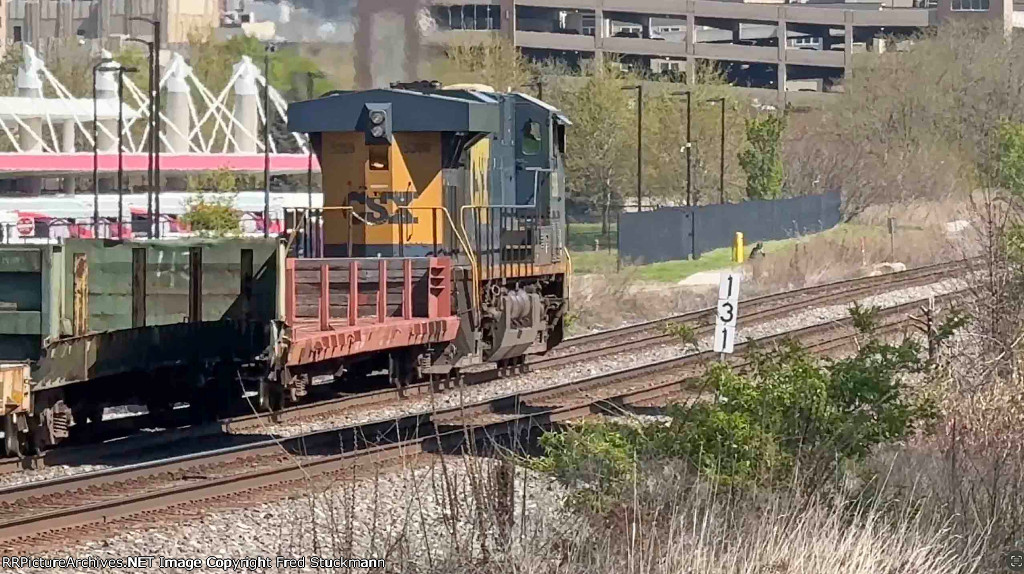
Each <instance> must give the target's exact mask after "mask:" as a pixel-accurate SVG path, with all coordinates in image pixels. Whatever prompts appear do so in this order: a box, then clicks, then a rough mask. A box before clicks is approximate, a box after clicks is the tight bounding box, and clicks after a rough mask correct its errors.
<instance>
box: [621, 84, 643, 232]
mask: <svg viewBox="0 0 1024 574" xmlns="http://www.w3.org/2000/svg"><path fill="white" fill-rule="evenodd" d="M622 89H623V90H636V211H637V213H640V212H641V211H643V189H644V85H643V83H642V82H641V83H639V84H637V85H635V86H629V87H626V88H622Z"/></svg>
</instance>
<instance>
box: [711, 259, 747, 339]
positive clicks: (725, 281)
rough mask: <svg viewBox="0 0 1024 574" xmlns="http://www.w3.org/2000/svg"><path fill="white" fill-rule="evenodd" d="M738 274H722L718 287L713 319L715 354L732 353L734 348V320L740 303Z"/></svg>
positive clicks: (737, 314)
mask: <svg viewBox="0 0 1024 574" xmlns="http://www.w3.org/2000/svg"><path fill="white" fill-rule="evenodd" d="M740 277H741V275H740V274H739V273H723V274H722V282H721V284H720V285H719V286H718V314H717V315H718V316H717V317H716V319H715V352H716V353H722V354H723V355H724V354H725V353H732V352H733V350H734V348H735V346H736V319H737V317H738V316H739V302H740Z"/></svg>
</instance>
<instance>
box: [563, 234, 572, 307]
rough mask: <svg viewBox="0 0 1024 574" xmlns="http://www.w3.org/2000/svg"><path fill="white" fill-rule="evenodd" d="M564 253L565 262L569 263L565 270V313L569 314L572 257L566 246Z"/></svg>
mask: <svg viewBox="0 0 1024 574" xmlns="http://www.w3.org/2000/svg"><path fill="white" fill-rule="evenodd" d="M562 251H563V252H565V262H566V263H567V265H566V267H567V269H566V270H565V312H566V313H568V312H569V303H570V302H571V301H572V255H571V254H570V253H569V248H568V247H567V246H565V245H563V246H562Z"/></svg>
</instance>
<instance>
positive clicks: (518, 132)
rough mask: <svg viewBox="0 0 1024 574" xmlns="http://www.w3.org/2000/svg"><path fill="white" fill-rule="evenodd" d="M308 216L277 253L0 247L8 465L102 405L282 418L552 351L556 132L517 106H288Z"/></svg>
mask: <svg viewBox="0 0 1024 574" xmlns="http://www.w3.org/2000/svg"><path fill="white" fill-rule="evenodd" d="M288 115H289V127H290V129H291V130H292V131H298V132H305V133H307V134H309V136H310V139H311V141H312V143H313V149H314V151H315V153H316V154H317V155H318V157H319V160H320V165H321V170H322V174H323V193H324V203H323V207H322V208H317V209H288V210H286V211H285V214H284V215H285V217H284V219H285V222H286V226H285V227H286V230H285V232H284V233H283V235H282V236H281V237H279V238H270V239H266V240H261V239H247V238H237V239H218V240H202V239H186V240H172V241H145V240H143V241H111V240H84V239H82V240H68V241H66V242H65V243H64V244H63V245H59V246H25V247H8V248H0V395H2V396H0V415H2V416H3V427H4V436H5V440H4V447H5V451H6V453H7V454H8V455H17V454H20V453H23V452H26V451H30V450H40V449H45V448H48V447H50V446H52V445H55V444H57V443H58V442H60V441H61V440H62V439H64V438H65V437H67V436H68V433H69V429H70V428H71V427H72V426H73V425H76V424H83V423H86V424H88V423H91V422H97V421H99V420H100V419H101V417H102V412H103V409H104V407H106V406H108V405H116V404H128V403H132V404H139V403H141V404H145V405H147V406H148V407H149V410H150V411H151V412H156V413H159V412H161V411H167V410H168V409H170V408H171V406H172V405H173V404H175V403H180V402H187V403H188V404H189V405H190V407H191V408H190V410H191V411H192V412H194V413H195V414H196V415H197V417H199V418H202V417H212V416H216V415H217V414H219V413H220V412H221V410H222V409H221V407H222V406H223V405H225V404H226V403H228V402H230V401H232V400H235V399H238V398H239V397H240V396H241V394H242V392H243V391H245V392H257V393H258V397H259V403H260V405H261V406H262V407H263V408H265V409H278V408H281V407H282V406H284V405H286V404H288V403H291V402H294V401H298V400H300V399H302V397H304V396H305V395H306V394H307V393H308V392H309V389H310V387H311V386H312V385H313V384H315V383H319V382H320V381H323V380H325V379H326V380H330V381H332V382H334V383H335V385H338V386H340V387H341V388H342V389H344V390H352V391H354V390H358V389H360V388H362V386H363V382H364V379H365V377H366V376H368V375H369V374H371V373H373V372H382V373H386V374H387V376H388V378H389V380H390V382H391V383H392V384H394V385H397V386H403V385H406V384H409V383H410V382H412V381H414V380H417V379H421V378H425V377H448V378H450V377H457V376H458V374H459V372H460V370H461V369H463V368H465V367H467V366H470V365H474V364H480V363H497V364H498V365H499V366H501V367H509V368H515V367H518V366H519V365H522V364H523V363H524V360H525V357H526V356H528V355H531V354H541V353H545V352H547V351H548V350H550V349H551V348H553V347H554V346H555V345H557V344H558V343H559V342H560V341H561V340H562V338H563V332H564V317H565V313H566V310H567V306H568V303H569V300H568V278H569V277H570V273H571V261H570V260H569V255H568V251H567V250H566V247H565V207H564V206H565V197H564V189H565V178H564V154H565V149H566V130H567V128H568V127H569V126H570V122H569V120H568V118H566V117H565V116H564V115H563V114H562V113H561V112H559V111H558V110H557V109H554V108H552V107H551V106H549V105H547V104H545V103H544V102H541V101H539V100H537V99H535V98H532V97H530V96H528V95H524V94H519V93H496V92H494V91H491V90H489V89H486V88H483V87H479V86H464V87H452V88H448V89H443V88H440V87H437V86H436V85H432V84H417V85H414V86H395V87H393V88H392V89H379V90H368V91H354V92H335V93H331V94H327V95H326V96H324V97H321V98H319V99H316V100H311V101H307V102H299V103H295V104H292V105H291V106H290V108H289V114H288Z"/></svg>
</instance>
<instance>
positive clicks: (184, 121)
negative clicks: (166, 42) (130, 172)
mask: <svg viewBox="0 0 1024 574" xmlns="http://www.w3.org/2000/svg"><path fill="white" fill-rule="evenodd" d="M191 73H192V68H190V67H189V65H188V64H186V63H185V58H182V57H181V54H177V53H175V54H174V55H172V56H171V62H170V63H169V64H168V77H167V84H166V85H167V109H166V110H165V112H164V113H166V114H167V123H168V124H169V125H167V126H166V129H165V130H164V133H165V134H167V142H168V143H169V144H170V146H169V147H168V146H167V145H165V146H164V150H165V151H167V152H170V153H188V151H189V148H188V134H189V132H191V131H192V116H191V114H189V109H188V105H189V99H188V95H189V85H188V81H187V79H188V76H189V74H191ZM171 126H174V127H171Z"/></svg>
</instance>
